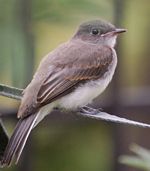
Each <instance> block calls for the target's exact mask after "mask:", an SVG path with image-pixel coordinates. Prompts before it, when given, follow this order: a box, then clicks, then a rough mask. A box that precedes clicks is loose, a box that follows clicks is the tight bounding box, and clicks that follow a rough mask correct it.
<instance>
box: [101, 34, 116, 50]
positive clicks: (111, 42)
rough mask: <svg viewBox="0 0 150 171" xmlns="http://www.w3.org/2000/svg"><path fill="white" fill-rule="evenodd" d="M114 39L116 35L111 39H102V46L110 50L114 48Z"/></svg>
mask: <svg viewBox="0 0 150 171" xmlns="http://www.w3.org/2000/svg"><path fill="white" fill-rule="evenodd" d="M116 38H117V36H116V35H115V36H111V37H104V44H105V45H107V46H109V47H111V48H114V47H115V44H116Z"/></svg>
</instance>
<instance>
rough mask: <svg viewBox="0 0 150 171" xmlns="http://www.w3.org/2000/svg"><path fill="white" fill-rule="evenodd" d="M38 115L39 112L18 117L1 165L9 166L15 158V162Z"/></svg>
mask: <svg viewBox="0 0 150 171" xmlns="http://www.w3.org/2000/svg"><path fill="white" fill-rule="evenodd" d="M38 116H39V113H36V114H32V115H30V116H28V117H26V118H23V119H20V120H19V121H18V123H17V126H16V128H15V130H14V132H13V134H12V136H11V138H10V140H9V142H8V144H7V147H6V150H5V152H4V156H3V158H2V161H1V166H2V167H4V166H9V165H10V164H11V163H12V161H13V160H14V158H15V162H16V163H17V162H18V160H19V158H20V155H21V153H22V150H23V148H24V146H25V143H26V141H27V139H28V136H29V134H30V132H31V130H32V128H33V127H34V124H35V122H36V120H37V118H38Z"/></svg>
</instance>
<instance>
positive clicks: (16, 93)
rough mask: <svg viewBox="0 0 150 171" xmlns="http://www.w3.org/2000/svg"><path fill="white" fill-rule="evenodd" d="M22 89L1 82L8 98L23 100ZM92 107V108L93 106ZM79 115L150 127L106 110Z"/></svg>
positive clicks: (1, 91)
mask: <svg viewBox="0 0 150 171" xmlns="http://www.w3.org/2000/svg"><path fill="white" fill-rule="evenodd" d="M22 91H23V90H22V89H18V88H15V87H10V86H6V85H3V84H0V95H2V96H6V97H8V98H13V99H16V100H21V98H22ZM91 109H92V108H91ZM93 111H95V109H93ZM78 114H79V115H82V116H84V117H88V118H92V119H97V120H104V121H107V122H114V123H121V124H128V125H134V126H139V127H144V128H146V127H147V128H150V124H146V123H142V122H137V121H133V120H129V119H126V118H121V117H118V116H115V115H112V114H108V113H106V112H101V111H98V110H97V113H95V114H89V113H88V112H87V113H81V112H80V113H78Z"/></svg>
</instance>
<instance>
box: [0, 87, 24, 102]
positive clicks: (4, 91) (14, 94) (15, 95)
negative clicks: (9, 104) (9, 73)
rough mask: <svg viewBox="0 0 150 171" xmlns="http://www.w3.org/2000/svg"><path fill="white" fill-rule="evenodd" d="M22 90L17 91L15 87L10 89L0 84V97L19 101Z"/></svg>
mask: <svg viewBox="0 0 150 171" xmlns="http://www.w3.org/2000/svg"><path fill="white" fill-rule="evenodd" d="M22 91H23V89H18V88H15V87H10V86H7V85H3V84H0V95H1V96H5V97H9V98H12V99H16V100H21V98H22Z"/></svg>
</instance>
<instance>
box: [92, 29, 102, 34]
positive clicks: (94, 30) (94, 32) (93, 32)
mask: <svg viewBox="0 0 150 171" xmlns="http://www.w3.org/2000/svg"><path fill="white" fill-rule="evenodd" d="M91 33H92V34H93V35H98V34H100V31H99V30H98V29H93V30H92V32H91Z"/></svg>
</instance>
